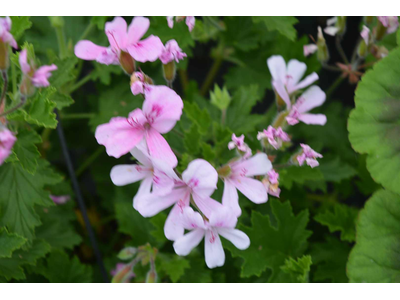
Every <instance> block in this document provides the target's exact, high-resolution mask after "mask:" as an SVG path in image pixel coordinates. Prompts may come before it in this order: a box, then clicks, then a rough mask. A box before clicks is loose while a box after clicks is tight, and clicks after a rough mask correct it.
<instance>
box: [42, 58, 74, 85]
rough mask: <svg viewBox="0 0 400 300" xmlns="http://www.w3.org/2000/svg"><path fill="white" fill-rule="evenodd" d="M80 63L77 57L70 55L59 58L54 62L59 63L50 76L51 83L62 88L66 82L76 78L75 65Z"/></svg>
mask: <svg viewBox="0 0 400 300" xmlns="http://www.w3.org/2000/svg"><path fill="white" fill-rule="evenodd" d="M77 63H78V59H77V58H76V57H68V58H64V59H57V60H56V61H55V62H54V64H55V65H57V70H55V71H54V72H52V75H51V77H50V78H49V82H50V85H51V86H52V87H55V88H57V89H58V88H60V87H62V86H63V85H64V84H66V83H68V82H70V81H71V80H73V79H75V77H76V75H75V72H76V70H75V65H76V64H77Z"/></svg>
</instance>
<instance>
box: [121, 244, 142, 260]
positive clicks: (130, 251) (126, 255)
mask: <svg viewBox="0 0 400 300" xmlns="http://www.w3.org/2000/svg"><path fill="white" fill-rule="evenodd" d="M136 253H137V248H135V247H126V248H124V249H122V250H121V251H120V252H119V253H118V255H117V257H118V258H119V259H122V260H126V259H131V258H133V257H134V256H135V254H136Z"/></svg>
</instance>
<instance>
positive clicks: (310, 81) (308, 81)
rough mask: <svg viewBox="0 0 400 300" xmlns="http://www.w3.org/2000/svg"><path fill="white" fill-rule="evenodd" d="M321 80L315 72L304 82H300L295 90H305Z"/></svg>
mask: <svg viewBox="0 0 400 300" xmlns="http://www.w3.org/2000/svg"><path fill="white" fill-rule="evenodd" d="M318 79H319V77H318V74H317V73H315V72H313V73H311V74H310V75H308V76H307V77H306V78H304V79H303V80H302V81H300V82H299V83H298V84H297V85H296V86H295V87H294V90H295V91H297V90H300V89H302V88H305V87H306V86H309V85H310V84H312V83H313V82H315V81H317V80H318Z"/></svg>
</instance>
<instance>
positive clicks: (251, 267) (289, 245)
mask: <svg viewBox="0 0 400 300" xmlns="http://www.w3.org/2000/svg"><path fill="white" fill-rule="evenodd" d="M268 203H270V205H271V208H272V214H273V215H272V216H271V217H270V216H268V215H266V216H264V215H262V214H260V213H259V212H256V211H253V212H252V215H251V223H252V227H247V226H239V229H241V230H243V231H244V232H245V233H246V234H247V235H248V236H249V238H250V240H251V244H250V247H249V248H248V249H246V250H243V251H242V250H238V249H236V248H235V247H234V246H233V245H231V244H228V245H227V246H228V247H227V248H228V249H229V250H230V251H231V252H232V256H234V257H237V256H238V257H241V258H243V259H244V263H243V265H242V272H241V276H242V277H250V276H252V275H256V276H260V275H261V273H262V272H264V271H265V270H266V269H267V268H268V269H271V271H272V274H271V276H270V277H269V281H270V282H274V281H275V280H278V281H279V277H280V276H282V272H283V271H282V269H281V266H283V265H284V264H285V261H286V259H288V258H289V257H300V256H301V255H303V253H304V251H305V250H306V248H307V239H308V238H309V236H310V235H311V231H309V230H306V226H307V223H308V211H307V210H303V211H302V212H300V213H299V214H298V215H297V216H295V215H294V214H293V212H292V207H291V205H290V202H289V201H286V202H285V203H281V202H279V200H275V199H271V200H270V201H269V202H268Z"/></svg>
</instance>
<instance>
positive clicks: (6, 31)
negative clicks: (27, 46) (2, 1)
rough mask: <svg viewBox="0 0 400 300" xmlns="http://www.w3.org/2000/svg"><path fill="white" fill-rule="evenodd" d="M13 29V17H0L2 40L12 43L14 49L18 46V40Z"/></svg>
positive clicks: (0, 38)
mask: <svg viewBox="0 0 400 300" xmlns="http://www.w3.org/2000/svg"><path fill="white" fill-rule="evenodd" d="M10 31H11V19H10V17H5V18H0V41H2V42H3V43H5V44H10V45H11V47H13V48H14V49H17V48H18V45H17V42H16V41H15V39H14V37H13V35H12V34H11V33H10Z"/></svg>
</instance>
